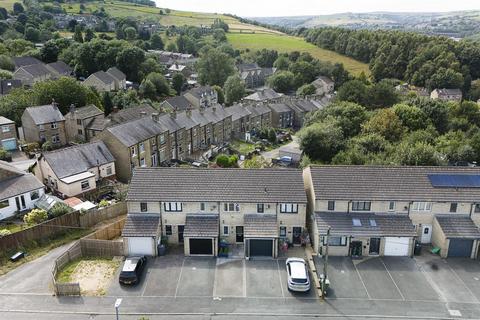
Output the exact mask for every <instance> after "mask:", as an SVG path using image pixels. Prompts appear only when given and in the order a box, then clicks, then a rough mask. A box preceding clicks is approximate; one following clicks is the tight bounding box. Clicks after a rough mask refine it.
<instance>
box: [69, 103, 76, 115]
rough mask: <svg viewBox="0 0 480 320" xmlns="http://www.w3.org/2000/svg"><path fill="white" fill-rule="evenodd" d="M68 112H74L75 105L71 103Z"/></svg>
mask: <svg viewBox="0 0 480 320" xmlns="http://www.w3.org/2000/svg"><path fill="white" fill-rule="evenodd" d="M70 113H72V114H73V113H75V105H74V104H73V103H72V104H71V105H70Z"/></svg>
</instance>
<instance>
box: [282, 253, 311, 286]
mask: <svg viewBox="0 0 480 320" xmlns="http://www.w3.org/2000/svg"><path fill="white" fill-rule="evenodd" d="M285 265H286V267H287V287H288V290H289V291H297V292H308V291H310V276H309V275H308V269H307V263H306V262H305V260H304V259H302V258H288V259H287V261H286V262H285Z"/></svg>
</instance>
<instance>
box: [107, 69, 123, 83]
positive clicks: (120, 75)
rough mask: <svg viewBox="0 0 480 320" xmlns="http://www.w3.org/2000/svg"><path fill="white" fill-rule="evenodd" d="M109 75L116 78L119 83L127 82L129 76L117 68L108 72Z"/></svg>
mask: <svg viewBox="0 0 480 320" xmlns="http://www.w3.org/2000/svg"><path fill="white" fill-rule="evenodd" d="M107 73H108V74H109V75H111V76H112V77H114V78H115V79H117V80H118V81H122V80H125V79H127V76H126V75H125V73H123V72H122V71H120V69H118V68H117V67H111V68H109V69H108V70H107Z"/></svg>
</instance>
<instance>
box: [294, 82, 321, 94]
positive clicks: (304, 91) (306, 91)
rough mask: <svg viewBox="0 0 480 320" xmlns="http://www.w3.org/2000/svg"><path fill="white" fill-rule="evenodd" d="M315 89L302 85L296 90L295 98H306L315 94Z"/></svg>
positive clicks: (312, 86) (310, 85)
mask: <svg viewBox="0 0 480 320" xmlns="http://www.w3.org/2000/svg"><path fill="white" fill-rule="evenodd" d="M316 90H317V89H316V88H315V86H314V85H313V84H311V83H310V84H304V85H303V86H301V87H300V88H298V89H297V96H301V97H306V96H310V95H312V94H315V92H316Z"/></svg>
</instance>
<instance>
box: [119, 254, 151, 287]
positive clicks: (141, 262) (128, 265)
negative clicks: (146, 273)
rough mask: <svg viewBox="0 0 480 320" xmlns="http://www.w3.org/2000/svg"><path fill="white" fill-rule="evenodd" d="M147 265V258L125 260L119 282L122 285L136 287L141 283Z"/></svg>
mask: <svg viewBox="0 0 480 320" xmlns="http://www.w3.org/2000/svg"><path fill="white" fill-rule="evenodd" d="M146 264H147V258H146V257H145V256H142V257H128V258H127V259H125V263H124V264H123V268H122V271H121V272H120V277H119V279H118V281H119V282H120V284H125V285H134V284H137V283H139V282H140V278H141V276H142V273H143V270H144V269H145V265H146Z"/></svg>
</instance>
